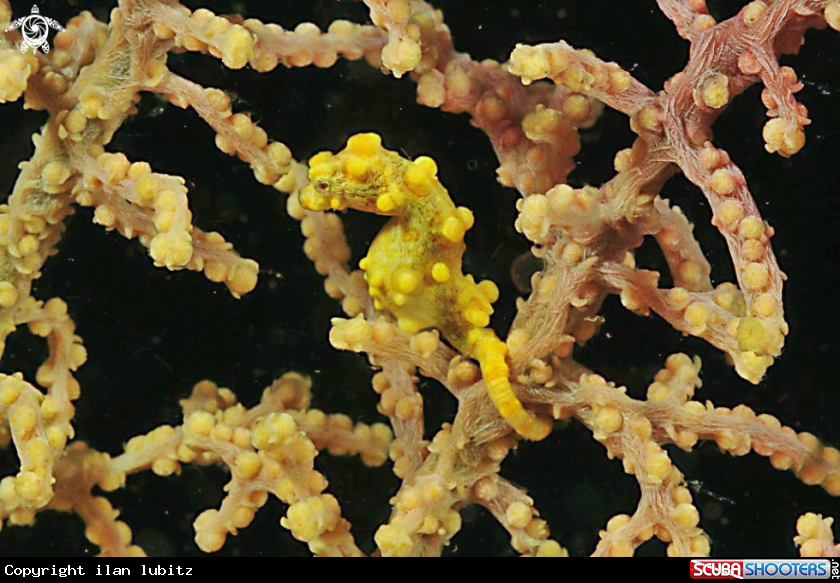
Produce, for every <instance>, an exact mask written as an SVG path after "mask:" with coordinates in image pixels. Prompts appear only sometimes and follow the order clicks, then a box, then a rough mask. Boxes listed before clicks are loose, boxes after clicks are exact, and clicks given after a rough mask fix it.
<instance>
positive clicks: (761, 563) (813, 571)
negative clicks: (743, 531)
mask: <svg viewBox="0 0 840 583" xmlns="http://www.w3.org/2000/svg"><path fill="white" fill-rule="evenodd" d="M691 578H692V579H829V578H831V579H837V578H840V570H839V569H838V562H837V561H836V560H829V559H785V560H761V559H693V560H692V561H691Z"/></svg>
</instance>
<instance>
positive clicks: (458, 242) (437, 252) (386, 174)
mask: <svg viewBox="0 0 840 583" xmlns="http://www.w3.org/2000/svg"><path fill="white" fill-rule="evenodd" d="M437 173H438V168H437V165H436V164H435V162H434V160H432V159H431V158H428V157H426V156H421V157H419V158H417V159H416V160H414V161H413V162H412V161H410V160H406V159H405V158H403V157H401V156H400V155H399V154H397V153H396V152H391V151H389V150H386V149H384V148H383V147H382V140H381V138H380V137H379V136H378V135H376V134H359V135H356V136H353V137H352V138H350V140H349V141H348V142H347V148H346V149H345V150H344V151H342V152H339V153H338V154H336V155H333V154H332V153H330V152H322V153H320V154H317V155H316V156H314V157H313V158H312V159H311V160H310V162H309V179H310V184H309V186H307V187H306V188H304V189H303V190H302V191H301V192H300V203H301V205H302V206H303V208H305V209H308V210H312V211H326V210H345V209H348V208H352V209H356V210H360V211H364V212H369V213H376V214H379V215H385V216H390V217H392V218H391V220H390V221H388V223H387V224H386V225H385V226H384V227H383V228H382V230H381V231H380V232H379V234H378V235H377V236H376V238H375V239H374V241H373V243H372V244H371V246H370V249H369V250H368V253H367V256H366V257H365V258H364V259H362V260H361V261H360V262H359V266H360V267H361V269H362V270H363V271H364V273H365V279H366V281H367V283H368V287H369V291H370V295H371V297H372V298H373V299H374V303H375V307H376V309H377V310H383V311H387V312H390V313H391V314H392V315H393V316H394V318H396V320H397V325H398V326H399V328H400V329H401V330H403V331H405V332H407V333H409V334H415V333H417V332H419V331H420V330H423V329H425V328H436V329H437V330H439V331H440V333H441V335H442V336H443V337H444V338H445V339H446V340H447V341H448V342H449V343H450V344H451V345H452V346H453V347H454V348H455V349H456V350H458V351H459V352H460V353H461V354H463V355H465V356H468V357H470V358H475V359H476V360H478V363H479V366H480V367H481V373H482V376H483V377H484V382H485V385H486V386H487V393H488V395H489V397H490V399H491V401H492V402H493V404H494V405H495V406H496V409H497V410H498V411H499V413H500V414H501V416H502V417H503V418H504V419H505V420H506V421H507V422H508V424H510V426H511V427H512V428H513V429H514V430H515V431H516V432H517V433H518V434H519V435H521V436H522V437H525V438H527V439H531V440H535V441H536V440H540V439H544V438H545V437H546V436H547V435H548V434H549V432H550V431H551V421H550V420H549V419H547V418H544V417H538V416H535V415H533V414H531V413H530V412H528V411H526V410H525V408H524V407H523V406H522V403H521V402H520V401H519V399H517V397H516V395H514V393H513V389H512V388H511V385H510V380H509V378H508V375H509V374H510V371H509V368H508V365H507V363H506V361H505V357H506V356H507V346H506V345H505V343H504V342H502V341H501V340H499V338H498V337H497V336H496V333H495V332H494V331H493V330H492V329H491V328H488V325H489V324H490V315H491V314H492V313H493V307H492V304H493V303H494V302H495V301H496V300H497V299H498V298H499V290H498V288H497V287H496V284H494V283H493V282H492V281H489V280H487V281H482V282H480V283H476V282H475V279H474V278H473V277H472V276H471V275H466V274H464V273H463V272H462V271H461V261H462V258H463V255H464V251H465V250H466V244H465V243H464V234H465V233H466V232H467V231H468V230H469V229H470V228H471V227H472V226H473V222H474V219H473V214H472V212H471V211H470V210H469V209H467V208H464V207H457V208H456V207H455V205H454V204H453V203H452V199H451V198H450V197H449V193H448V192H447V191H446V189H445V188H444V187H443V186H442V185H441V183H440V181H439V180H438V178H437Z"/></svg>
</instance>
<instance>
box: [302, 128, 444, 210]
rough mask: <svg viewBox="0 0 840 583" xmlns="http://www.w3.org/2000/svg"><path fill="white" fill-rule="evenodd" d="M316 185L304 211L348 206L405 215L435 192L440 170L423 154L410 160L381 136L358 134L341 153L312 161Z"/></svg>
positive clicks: (305, 198)
mask: <svg viewBox="0 0 840 583" xmlns="http://www.w3.org/2000/svg"><path fill="white" fill-rule="evenodd" d="M309 180H310V184H309V186H307V187H306V188H305V189H303V190H302V191H301V193H300V203H301V206H303V208H305V209H308V210H313V211H325V210H331V209H332V210H344V209H348V208H352V209H356V210H360V211H364V212H369V213H375V214H379V215H388V216H394V215H402V214H406V213H407V212H409V210H408V209H409V208H410V207H411V206H412V205H413V204H414V203H416V202H417V201H418V200H420V199H422V198H425V197H427V196H428V195H429V194H431V193H432V192H433V191H434V190H435V188H436V187H437V188H440V183H439V182H438V181H437V166H436V165H435V163H434V161H432V159H431V158H427V157H425V156H421V157H420V158H418V159H417V160H415V161H413V162H412V161H410V160H406V159H405V158H403V157H402V156H400V155H399V154H398V153H396V152H392V151H390V150H386V149H385V148H383V147H382V139H381V138H380V137H379V136H378V135H376V134H358V135H356V136H353V137H352V138H350V140H348V142H347V147H346V148H345V149H344V150H342V151H341V152H339V153H338V154H332V153H330V152H322V153H320V154H317V155H316V156H314V157H313V158H312V159H311V160H310V161H309Z"/></svg>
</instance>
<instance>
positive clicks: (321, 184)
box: [318, 181, 330, 190]
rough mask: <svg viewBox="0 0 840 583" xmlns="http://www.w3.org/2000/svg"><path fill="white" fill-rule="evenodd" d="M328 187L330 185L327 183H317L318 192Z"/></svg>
mask: <svg viewBox="0 0 840 583" xmlns="http://www.w3.org/2000/svg"><path fill="white" fill-rule="evenodd" d="M329 187H330V183H329V182H324V181H321V182H319V183H318V190H326V189H328V188H329Z"/></svg>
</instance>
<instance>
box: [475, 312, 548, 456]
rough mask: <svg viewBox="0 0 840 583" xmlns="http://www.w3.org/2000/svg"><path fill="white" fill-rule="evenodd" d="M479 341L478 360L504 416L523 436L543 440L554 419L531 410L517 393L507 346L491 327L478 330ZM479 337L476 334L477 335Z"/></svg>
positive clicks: (476, 344) (494, 401) (486, 383)
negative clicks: (533, 412) (507, 357)
mask: <svg viewBox="0 0 840 583" xmlns="http://www.w3.org/2000/svg"><path fill="white" fill-rule="evenodd" d="M474 332H478V333H479V334H477V335H476V336H477V341H476V342H475V344H474V350H473V356H474V357H475V358H476V359H477V360H478V364H479V366H480V367H481V374H482V376H483V377H484V384H485V385H486V386H487V394H488V396H489V397H490V400H491V401H492V402H493V405H495V407H496V410H498V411H499V414H500V415H501V416H502V418H503V419H504V420H505V421H507V423H508V424H509V425H510V426H511V428H512V429H513V430H514V431H516V433H518V434H519V435H520V436H522V437H524V438H525V439H529V440H531V441H541V440H543V439H545V438H546V437H548V434H549V433H551V427H552V422H551V419H549V418H547V417H541V416H537V415H533V414H532V413H529V412H528V411H527V410H526V409H525V407H523V406H522V402H521V401H520V400H519V399H518V398H517V397H516V395H515V394H514V393H513V387H511V385H510V379H509V378H508V377H509V374H510V369H509V368H508V365H507V363H506V362H505V357H506V356H507V346H506V345H505V343H504V342H502V341H501V340H499V339H498V338H497V337H496V335H495V334H494V333H493V332H492V331H490V330H487V329H481V330H476V331H474ZM474 337H475V336H474Z"/></svg>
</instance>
